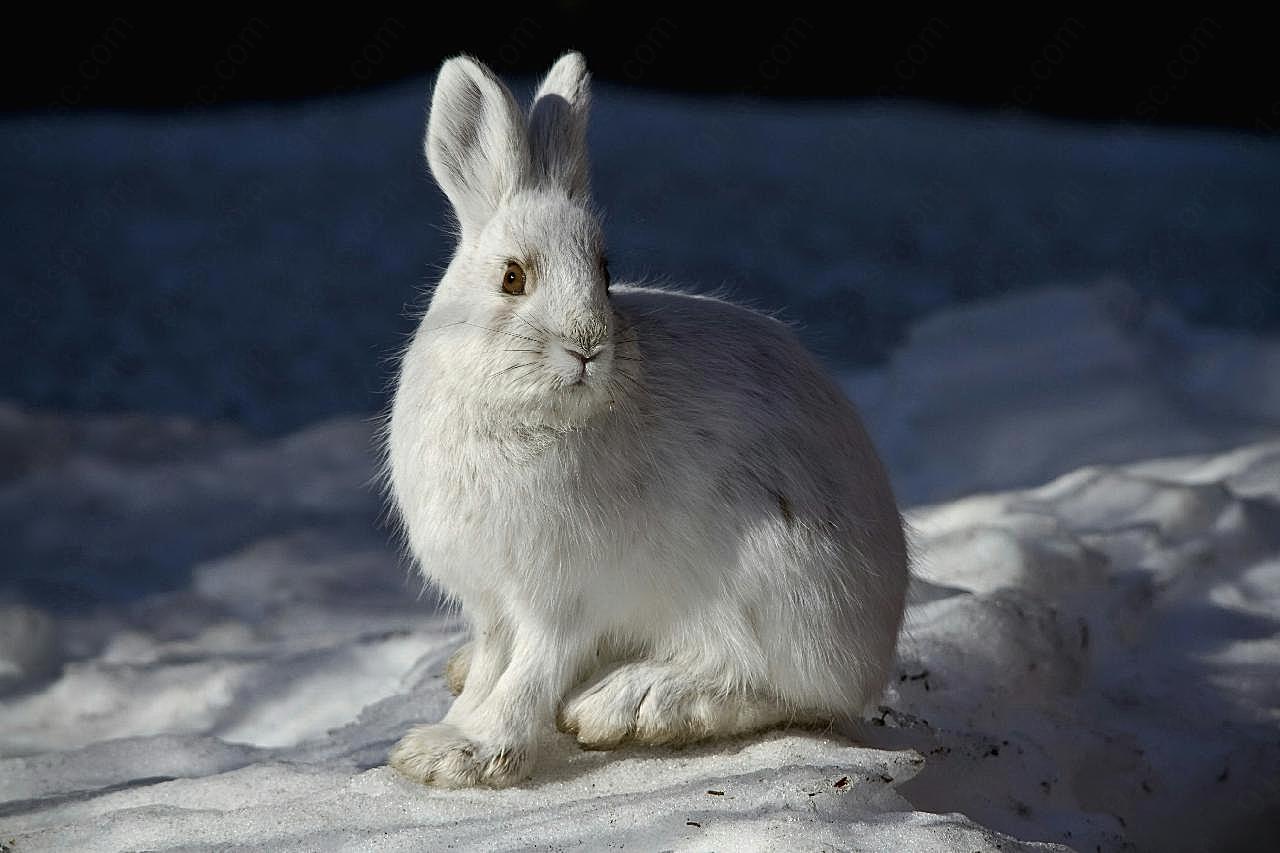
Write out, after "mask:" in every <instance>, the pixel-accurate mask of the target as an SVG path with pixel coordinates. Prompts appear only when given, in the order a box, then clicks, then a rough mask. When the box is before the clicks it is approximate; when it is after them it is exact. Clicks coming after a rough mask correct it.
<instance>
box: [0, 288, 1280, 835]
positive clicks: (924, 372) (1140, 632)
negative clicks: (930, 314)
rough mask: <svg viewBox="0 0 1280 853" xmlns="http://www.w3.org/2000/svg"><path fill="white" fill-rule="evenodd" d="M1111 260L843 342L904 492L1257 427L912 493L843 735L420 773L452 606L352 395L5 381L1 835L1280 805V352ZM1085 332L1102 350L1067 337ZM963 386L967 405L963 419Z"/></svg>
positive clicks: (735, 828)
mask: <svg viewBox="0 0 1280 853" xmlns="http://www.w3.org/2000/svg"><path fill="white" fill-rule="evenodd" d="M1125 293H1126V291H1124V290H1123V288H1121V289H1116V288H1115V287H1114V286H1110V285H1108V286H1103V287H1099V288H1083V289H1059V290H1043V291H1039V292H1036V293H1033V294H1030V295H1022V296H1017V297H1011V298H1008V299H1006V300H1003V301H999V302H994V303H990V304H983V305H978V306H975V307H973V308H970V309H966V310H965V311H964V312H959V313H953V314H949V315H944V316H940V317H936V318H934V319H932V320H929V321H926V322H925V323H923V324H921V325H920V326H918V327H917V328H916V329H915V330H914V331H913V333H912V335H911V336H910V339H909V343H908V345H907V346H906V347H905V348H903V349H902V350H900V351H899V352H898V353H897V354H896V355H895V357H894V359H893V360H892V362H891V364H890V366H889V367H888V368H886V369H885V370H883V371H880V372H878V373H876V374H860V375H857V376H851V377H850V379H849V388H850V390H851V392H852V393H853V394H854V395H855V396H858V397H860V398H863V399H864V401H865V402H866V404H867V408H868V411H869V413H870V414H871V416H872V423H873V424H874V425H875V429H876V431H877V432H878V434H879V435H880V436H881V438H882V441H883V443H884V445H885V447H886V449H887V450H888V452H889V458H890V460H891V467H892V468H893V469H894V472H895V476H897V477H898V478H899V479H900V480H901V481H902V482H904V484H906V486H907V489H908V491H911V490H914V491H915V492H916V493H918V494H927V493H929V492H940V491H946V492H952V493H957V494H967V493H969V492H971V491H972V490H973V489H974V488H976V487H980V486H982V485H984V484H986V483H990V482H996V481H999V480H1001V479H1002V478H1008V477H1010V476H1017V477H1024V476H1027V475H1029V474H1030V473H1032V472H1036V473H1038V472H1042V471H1048V470H1051V469H1053V468H1054V466H1055V465H1056V466H1058V471H1057V473H1061V472H1065V471H1070V470H1071V469H1073V468H1077V467H1078V466H1081V465H1085V464H1086V463H1091V462H1096V461H1099V458H1104V457H1107V456H1109V455H1110V456H1123V455H1125V454H1128V455H1131V456H1133V457H1134V458H1139V457H1141V458H1153V457H1158V456H1164V455H1167V454H1170V453H1189V452H1192V451H1196V450H1216V449H1218V448H1220V447H1222V446H1225V445H1227V444H1233V443H1238V444H1241V446H1240V447H1239V448H1238V449H1234V450H1230V451H1227V452H1219V453H1202V454H1201V455H1195V456H1184V457H1182V458H1179V459H1176V460H1173V461H1164V462H1160V461H1147V462H1139V463H1135V464H1128V465H1116V466H1098V465H1089V466H1088V467H1083V468H1080V469H1079V470H1076V471H1074V472H1073V473H1066V474H1065V475H1063V476H1061V477H1059V478H1057V479H1054V480H1053V481H1052V482H1049V483H1048V484H1047V485H1044V486H1041V487H1039V488H1036V489H1031V490H1024V491H1010V492H1002V493H987V494H979V495H977V496H971V497H966V498H961V499H958V500H953V501H951V502H949V503H939V504H933V505H920V506H916V507H915V508H914V509H913V510H912V511H911V513H910V519H911V521H912V523H913V525H914V527H915V530H916V537H917V546H918V549H919V554H920V560H919V564H918V567H917V574H918V579H917V581H916V583H915V588H914V592H913V602H912V605H911V608H910V611H909V614H908V619H907V628H906V630H905V632H904V636H903V641H902V645H901V660H900V664H899V669H898V672H899V678H898V680H897V681H896V682H895V683H894V685H893V687H892V690H891V692H890V694H889V695H888V696H887V697H886V700H885V706H886V708H887V709H889V710H886V711H885V712H884V714H883V715H882V718H881V719H880V720H879V721H878V722H879V723H881V724H882V725H876V724H871V725H869V726H868V727H867V729H866V731H865V732H864V733H863V735H862V736H861V738H860V739H859V742H857V743H854V742H849V741H846V740H843V739H841V738H838V737H835V736H824V735H817V734H813V733H805V732H786V733H776V734H772V735H768V736H763V737H756V738H750V739H746V740H742V741H735V742H732V743H726V744H718V745H711V746H704V747H698V748H693V749H686V750H683V751H666V750H655V751H642V750H624V751H622V752H620V753H617V754H598V753H583V752H579V751H578V750H577V749H576V748H574V747H573V746H572V745H571V744H569V743H565V742H564V741H563V740H556V741H555V742H554V743H552V744H551V745H550V747H549V750H550V751H549V757H548V759H547V760H546V761H544V762H543V765H542V767H541V769H540V771H539V774H538V776H537V777H536V779H535V780H534V781H533V782H532V783H531V784H530V785H528V786H525V787H522V788H520V789H517V790H510V791H503V792H496V793H495V792H487V791H486V792H475V791H467V792H439V791H433V790H428V789H424V788H419V787H416V786H414V785H412V784H410V783H408V782H406V781H404V780H402V779H400V778H398V777H397V776H396V775H395V774H394V773H393V772H391V771H389V770H388V769H387V768H386V767H384V766H382V763H383V760H384V757H385V752H386V750H387V748H388V746H389V745H390V744H391V742H392V741H393V739H394V738H396V737H397V735H398V734H399V733H400V732H401V731H403V730H404V728H405V727H406V726H407V725H409V724H410V723H412V722H414V721H418V720H429V719H434V718H437V717H438V716H440V715H441V714H442V713H443V712H444V710H445V708H446V707H447V703H448V701H449V697H448V694H447V691H446V690H445V687H444V685H443V681H442V679H441V674H440V670H441V665H442V663H443V661H444V659H445V658H446V657H447V655H448V654H449V653H450V651H451V650H452V649H453V648H455V647H456V646H457V644H458V643H459V642H460V640H461V636H460V634H459V632H458V626H457V624H456V623H455V622H454V621H453V619H452V617H451V616H450V615H449V614H447V613H439V612H437V611H436V609H435V606H434V602H433V600H432V599H431V597H430V596H423V597H419V596H417V594H416V593H417V591H418V586H417V584H416V582H415V581H413V580H412V579H411V578H409V577H408V576H407V574H406V570H405V566H404V565H403V563H401V562H400V561H399V560H398V559H397V557H396V555H395V553H394V552H393V550H392V549H391V547H389V545H388V544H387V534H386V531H385V530H384V529H380V528H378V527H377V516H378V512H379V502H378V499H377V497H376V496H375V495H374V494H373V493H372V492H371V491H370V490H369V489H368V487H367V481H368V478H369V474H370V470H371V455H370V441H371V429H370V426H369V424H368V423H367V422H366V421H364V420H361V419H339V420H336V421H330V422H326V423H321V424H318V425H316V426H313V427H310V428H308V429H305V430H302V431H300V432H297V433H294V434H291V435H288V436H285V437H283V438H279V439H261V438H254V437H251V436H248V435H245V434H242V433H239V432H238V431H236V430H234V429H231V428H228V427H218V426H207V425H201V424H198V423H192V422H188V421H182V420H178V419H165V418H158V417H146V416H134V417H107V416H100V417H84V416H78V417H60V416H55V415H47V414H38V413H33V412H31V411H28V410H25V409H22V408H19V407H16V406H9V407H5V408H0V460H2V461H3V467H2V468H0V470H2V471H3V474H4V480H3V481H2V483H0V519H3V523H4V529H3V531H0V532H2V533H3V535H4V538H5V539H6V541H7V542H9V543H10V545H11V546H13V548H12V550H11V553H12V554H13V556H12V557H11V558H10V560H11V563H10V569H11V571H10V575H9V579H8V582H7V584H6V587H5V592H4V594H5V596H6V600H8V601H10V602H12V603H11V604H9V605H7V609H6V610H5V611H4V613H3V614H2V615H0V652H3V659H2V660H0V690H3V691H5V692H4V693H3V694H0V695H2V698H0V755H4V756H8V757H7V758H3V759H0V841H4V842H6V843H9V840H10V839H14V841H13V843H12V846H13V847H14V849H15V850H17V851H27V850H67V849H96V850H110V849H173V848H183V849H189V848H193V847H194V848H202V847H207V846H211V845H214V844H222V843H231V844H240V845H247V846H252V847H259V848H269V849H318V848H325V849H388V850H421V849H434V848H440V847H443V846H444V845H446V844H454V845H456V846H457V847H460V848H468V847H499V848H503V849H523V848H536V847H544V848H545V847H548V846H549V847H552V848H563V847H574V846H579V845H585V846H586V847H587V848H593V847H602V846H605V845H606V844H607V843H615V844H623V843H629V844H631V845H633V846H639V847H640V848H641V849H663V848H672V849H717V848H718V849H741V848H743V847H752V846H754V847H756V848H758V849H770V848H772V849H833V848H840V849H870V850H877V849H881V850H889V849H894V850H905V849H911V850H994V849H1001V850H1019V849H1032V847H1033V846H1034V845H1033V844H1032V842H1046V843H1048V842H1053V843H1061V844H1066V845H1069V846H1071V847H1073V848H1076V849H1080V850H1094V849H1098V848H1099V847H1100V848H1101V849H1103V850H1121V849H1129V848H1128V847H1127V846H1126V845H1133V846H1135V847H1137V848H1138V849H1149V850H1178V849H1185V850H1193V849H1206V848H1207V847H1212V848H1214V849H1230V847H1231V846H1232V845H1235V846H1237V847H1240V848H1242V849H1247V848H1248V847H1250V846H1255V845H1259V846H1261V845H1262V843H1263V842H1269V841H1275V840H1276V839H1280V835H1277V830H1278V827H1277V825H1276V815H1277V814H1280V789H1277V780H1280V440H1278V438H1280V437H1278V436H1277V433H1276V431H1274V430H1272V431H1271V432H1270V434H1269V435H1270V438H1269V439H1268V433H1267V430H1266V428H1265V426H1262V425H1260V424H1264V423H1265V417H1266V416H1267V415H1268V414H1270V416H1271V417H1272V418H1274V413H1271V412H1269V410H1268V409H1267V407H1268V406H1272V407H1274V406H1275V405H1276V400H1277V396H1276V393H1275V392H1274V391H1268V392H1266V393H1252V392H1253V389H1255V388H1265V386H1262V385H1257V384H1256V382H1261V381H1263V380H1265V379H1267V378H1268V377H1270V378H1271V379H1272V381H1274V377H1275V375H1276V374H1275V371H1274V370H1272V371H1271V372H1270V373H1266V372H1262V368H1261V366H1262V365H1264V364H1266V363H1270V364H1276V363H1277V361H1276V359H1277V355H1276V353H1277V351H1278V350H1280V344H1278V343H1277V342H1275V341H1268V340H1266V339H1250V338H1244V337H1240V336H1225V335H1222V334H1220V333H1212V334H1210V333H1204V332H1198V331H1194V330H1191V329H1187V328H1184V327H1182V326H1180V325H1179V324H1176V323H1173V322H1172V321H1168V320H1167V318H1166V321H1164V322H1155V320H1152V319H1151V318H1150V317H1148V318H1147V319H1145V320H1144V319H1142V318H1140V317H1138V316H1137V315H1136V314H1135V312H1136V311H1137V308H1135V307H1134V306H1133V305H1128V304H1127V303H1125V305H1127V307H1126V309H1125V311H1120V310H1119V308H1118V307H1117V304H1116V300H1117V298H1118V296H1124V295H1125ZM1122 301H1123V300H1122ZM1121 307H1125V306H1121ZM1117 312H1119V313H1117ZM1156 314H1159V312H1156ZM1108 317H1110V318H1112V320H1114V322H1112V321H1109V320H1108V319H1107V318H1108ZM1116 318H1120V319H1123V320H1124V322H1120V321H1119V320H1117V319H1116ZM1152 327H1156V328H1158V329H1162V330H1163V331H1161V332H1160V334H1164V335H1166V336H1168V340H1169V341H1176V342H1177V348H1178V349H1179V351H1180V352H1183V353H1184V355H1185V356H1186V357H1187V358H1190V359H1191V362H1193V363H1191V364H1189V365H1185V366H1184V367H1183V368H1182V369H1181V370H1182V373H1181V375H1183V376H1184V377H1190V379H1188V381H1185V382H1182V383H1181V384H1180V385H1178V386H1177V387H1178V388H1180V389H1181V391H1182V393H1179V394H1175V393H1174V389H1173V387H1172V386H1167V385H1166V384H1162V377H1170V376H1172V375H1173V374H1172V373H1170V371H1171V370H1172V369H1173V367H1172V366H1171V362H1170V360H1169V359H1156V358H1146V357H1144V356H1143V353H1144V352H1145V346H1146V343H1145V342H1149V341H1148V338H1147V337H1146V336H1147V335H1150V334H1155V333H1154V332H1152V331H1151V328H1152ZM1031 340H1034V341H1035V342H1036V345H1035V346H1034V347H1032V346H1031V344H1030V343H1029V341H1031ZM1166 349H1167V348H1166ZM1068 352H1069V353H1085V354H1087V355H1088V357H1087V358H1083V359H1082V360H1081V361H1080V362H1079V363H1073V366H1064V365H1062V364H1061V362H1063V361H1064V358H1063V353H1068ZM965 353H968V354H969V355H968V356H967V359H966V356H965ZM1019 354H1020V355H1021V357H1020V358H1016V357H1015V356H1018V355H1019ZM1233 359H1236V360H1239V361H1238V362H1237V363H1238V364H1240V365H1244V364H1253V365H1255V366H1257V367H1258V369H1259V373H1258V375H1257V376H1256V377H1254V380H1256V381H1255V382H1254V384H1248V383H1245V382H1243V381H1241V382H1240V383H1239V387H1238V388H1236V390H1235V391H1233V390H1232V388H1233V387H1234V386H1232V385H1231V384H1230V383H1213V382H1208V381H1207V380H1206V381H1204V382H1199V381H1191V380H1193V379H1194V378H1195V377H1196V376H1211V375H1213V370H1214V365H1224V364H1230V363H1232V360H1233ZM1174 363H1178V364H1180V363H1181V362H1177V361H1175V362H1174ZM992 364H995V365H999V367H993V366H992ZM930 365H932V366H933V368H934V369H929V366H930ZM1036 376H1039V377H1041V379H1040V380H1039V382H1040V384H1039V385H1038V386H1037V389H1036V390H1035V391H1034V392H1033V391H1032V390H1028V387H1024V386H1028V384H1029V383H1032V381H1033V377H1036ZM1202 386H1203V387H1202ZM961 388H963V389H964V393H961ZM948 389H952V390H951V391H950V392H949V391H948ZM1215 395H1216V396H1215ZM1082 397H1084V398H1088V399H1097V400H1100V401H1104V402H1105V401H1108V400H1110V401H1111V402H1110V403H1109V404H1107V405H1104V406H1102V407H1100V408H1099V409H1098V410H1096V411H1095V412H1094V414H1093V415H1092V416H1090V417H1085V416H1084V415H1083V414H1082V413H1077V414H1078V415H1079V416H1078V417H1068V416H1067V415H1069V414H1070V413H1071V412H1072V411H1074V410H1073V409H1072V407H1071V406H1070V405H1069V404H1068V402H1065V401H1070V400H1074V399H1080V398H1082ZM966 400H967V403H966V402H965V401H966ZM1121 403H1123V405H1121ZM1228 404H1229V405H1228ZM1233 413H1234V414H1233ZM948 422H949V423H957V424H962V428H961V429H960V431H958V432H956V433H955V434H952V435H948V434H947V432H946V430H945V425H946V424H947V423H948ZM1271 422H1272V423H1274V422H1275V421H1274V420H1272V421H1271ZM1019 424H1021V425H1022V427H1019V426H1018V425H1019ZM1036 425H1039V426H1036ZM1050 426H1051V427H1052V428H1049V427H1050ZM1001 448H1004V449H1005V452H1003V453H1002V452H1001ZM930 471H932V472H936V474H935V476H936V479H935V480H934V481H932V482H929V481H927V477H926V473H925V472H930ZM944 481H945V482H944ZM912 503H916V501H915V500H913V501H912ZM175 567H176V570H175ZM19 602H25V603H19ZM42 603H43V605H44V606H37V605H40V604H42ZM708 791H720V792H723V794H713V793H708ZM1015 839H1021V841H1016V840H1015Z"/></svg>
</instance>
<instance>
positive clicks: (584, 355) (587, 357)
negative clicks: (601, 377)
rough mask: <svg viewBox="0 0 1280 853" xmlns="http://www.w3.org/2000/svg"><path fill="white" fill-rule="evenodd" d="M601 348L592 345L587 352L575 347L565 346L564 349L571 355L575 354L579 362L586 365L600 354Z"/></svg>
mask: <svg viewBox="0 0 1280 853" xmlns="http://www.w3.org/2000/svg"><path fill="white" fill-rule="evenodd" d="M601 349H602V348H601V347H592V348H591V349H589V350H587V351H586V352H581V351H579V350H576V349H574V348H573V347H565V348H564V351H565V352H567V353H569V355H571V356H573V357H574V358H576V359H577V360H578V361H579V362H581V363H582V365H583V366H586V364H587V362H589V361H591V360H592V359H594V358H595V357H596V356H598V355H599V354H600V350H601Z"/></svg>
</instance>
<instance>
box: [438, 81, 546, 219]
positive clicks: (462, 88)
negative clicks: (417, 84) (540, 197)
mask: <svg viewBox="0 0 1280 853" xmlns="http://www.w3.org/2000/svg"><path fill="white" fill-rule="evenodd" d="M426 149H427V162H428V163H429V164H430V166H431V174H432V175H433V176H435V179H436V182H437V183H438V184H440V188H441V189H442V190H444V194H445V195H446V196H448V198H449V201H450V203H452V204H453V209H454V212H455V213H457V215H458V222H459V223H460V224H461V225H462V234H463V238H464V239H466V238H467V237H468V235H470V234H474V233H476V232H478V231H479V230H480V229H481V228H483V227H484V225H485V223H486V222H488V221H489V219H490V218H491V217H492V216H493V214H494V212H495V211H496V210H497V209H498V205H499V204H501V203H502V201H503V199H504V198H506V197H507V196H508V195H510V194H511V193H512V192H513V191H514V190H515V189H517V188H518V187H519V186H520V185H521V184H522V183H523V182H524V181H526V180H527V178H528V175H529V154H528V143H527V140H526V131H525V128H524V122H523V121H522V119H521V114H520V109H519V107H517V106H516V102H515V99H514V98H513V97H512V96H511V91H510V90H509V89H507V87H506V86H504V85H503V84H502V81H501V80H499V79H498V78H497V77H495V76H494V75H493V72H492V71H490V70H489V69H488V68H486V67H485V66H484V65H482V64H481V63H479V62H476V61H475V60H474V59H472V58H471V57H469V56H458V57H455V58H453V59H450V60H449V61H448V62H446V63H445V64H444V66H443V67H441V69H440V75H439V76H438V77H437V78H436V88H435V92H434V93H433V94H432V96H431V117H430V118H429V119H428V120H427V139H426Z"/></svg>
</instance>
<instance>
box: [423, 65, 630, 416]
mask: <svg viewBox="0 0 1280 853" xmlns="http://www.w3.org/2000/svg"><path fill="white" fill-rule="evenodd" d="M588 101H589V77H588V74H587V69H586V65H585V64H584V63H583V60H582V57H581V56H580V55H579V54H577V53H569V54H566V55H565V56H563V57H561V59H560V60H559V61H558V62H556V64H555V65H554V66H553V67H552V69H551V71H550V72H549V73H548V74H547V76H546V78H545V79H544V80H543V81H542V84H541V86H539V88H538V90H537V94H536V95H535V96H534V99H533V103H532V105H531V107H530V109H529V112H528V114H527V115H526V114H525V113H524V112H523V111H522V110H521V109H520V108H519V106H517V104H516V101H515V99H514V98H513V97H512V95H511V92H510V91H509V90H508V89H507V87H506V86H504V85H503V84H502V82H501V81H500V80H498V79H497V78H496V77H495V76H494V75H493V73H492V72H491V71H490V70H489V69H488V68H486V67H485V66H484V65H482V64H480V63H479V62H476V61H475V60H473V59H470V58H468V57H457V58H455V59H450V60H449V61H448V62H446V63H445V64H444V67H443V68H441V69H440V76H439V78H438V79H437V81H436V87H435V93H434V95H433V96H432V101H431V117H430V120H429V122H428V125H427V138H426V150H427V161H428V162H429V163H430V165H431V173H432V175H433V176H434V177H435V179H436V181H437V183H439V185H440V187H441V189H442V190H444V193H445V195H446V196H447V197H448V199H449V201H450V203H451V204H452V205H453V209H454V212H455V214H456V215H457V220H458V225H459V242H458V248H457V252H456V253H455V255H454V258H453V260H452V262H451V263H450V265H449V269H448V272H447V273H446V274H445V276H444V278H443V279H442V281H441V282H440V285H439V287H438V288H437V290H436V294H435V296H434V298H433V304H432V313H431V321H432V322H431V326H432V328H433V329H435V330H444V329H451V328H453V327H455V326H457V327H461V328H456V329H455V332H456V336H455V335H454V334H450V335H449V337H450V339H451V340H452V341H454V342H456V347H453V348H452V349H451V350H450V354H449V356H448V357H449V358H450V360H451V361H453V360H455V359H456V360H457V361H459V362H463V363H464V364H457V365H451V367H455V368H456V369H458V370H459V371H461V373H462V374H463V375H466V376H467V377H468V378H469V380H470V381H472V382H474V383H475V384H476V385H477V387H478V388H481V389H483V390H485V392H486V393H488V394H490V395H497V396H498V397H500V398H505V399H507V400H509V401H511V402H513V403H517V404H519V405H523V406H530V405H532V406H533V407H534V408H535V409H546V410H552V411H557V412H559V413H561V414H562V415H566V416H569V417H570V419H572V420H576V419H577V418H578V417H580V416H582V415H584V414H589V413H590V412H591V411H594V410H596V409H598V408H600V407H601V406H603V405H605V404H607V403H608V401H609V400H611V399H613V398H614V397H615V396H617V395H619V394H621V393H622V391H623V389H622V387H621V384H620V380H622V379H623V377H622V376H621V375H619V373H618V370H617V368H616V365H615V352H614V349H615V344H616V343H620V342H619V341H617V340H616V328H615V325H616V320H615V317H614V314H613V311H612V309H611V307H610V302H609V292H608V288H609V270H608V267H607V265H606V263H605V257H604V242H603V238H602V235H601V229H600V222H599V218H598V216H597V214H596V213H595V211H594V210H593V208H592V205H591V200H590V187H589V174H588V165H587V150H586V130H587V110H588ZM464 330H465V333H464ZM622 374H627V371H625V370H623V371H622ZM624 381H625V380H624Z"/></svg>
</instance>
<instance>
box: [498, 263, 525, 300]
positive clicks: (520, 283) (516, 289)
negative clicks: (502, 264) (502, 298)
mask: <svg viewBox="0 0 1280 853" xmlns="http://www.w3.org/2000/svg"><path fill="white" fill-rule="evenodd" d="M524 284H525V274H524V267H522V266H520V265H519V264H517V263H516V262H515V261H507V270H506V272H504V273H503V274H502V292H503V293H510V294H511V295H512V296H519V295H520V294H522V293H524Z"/></svg>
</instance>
